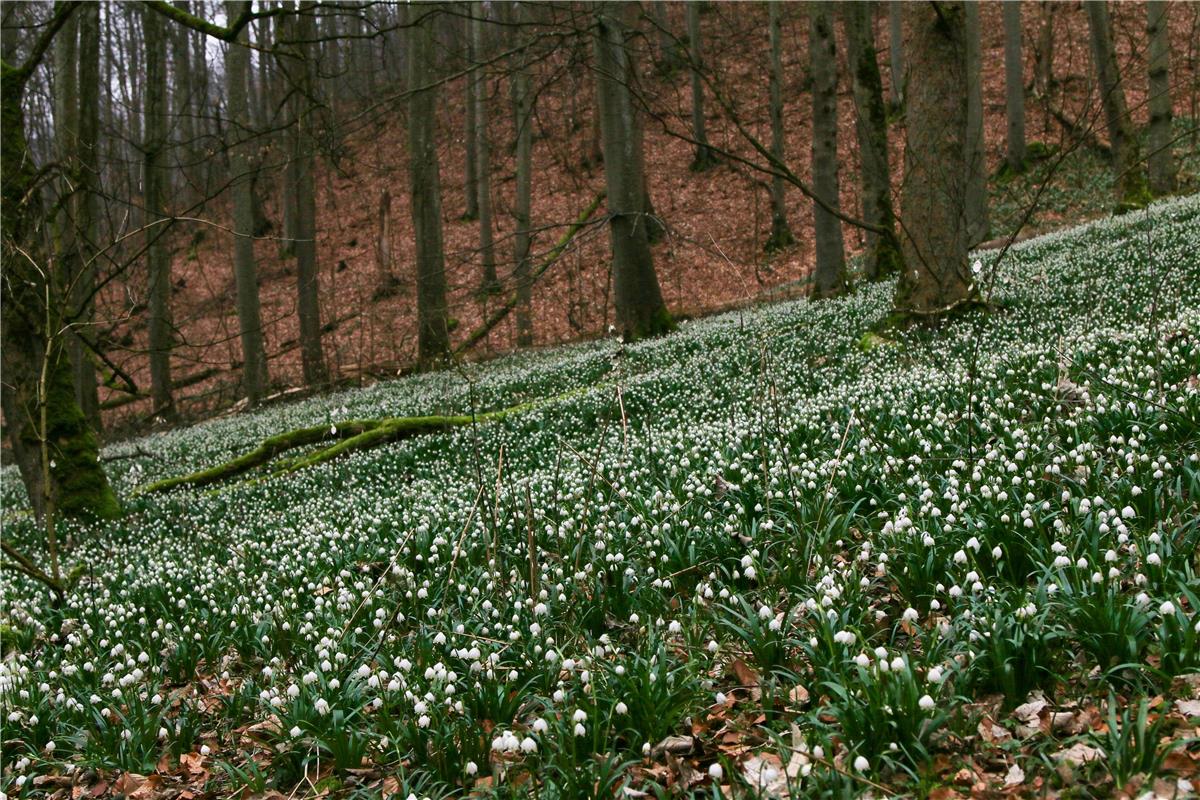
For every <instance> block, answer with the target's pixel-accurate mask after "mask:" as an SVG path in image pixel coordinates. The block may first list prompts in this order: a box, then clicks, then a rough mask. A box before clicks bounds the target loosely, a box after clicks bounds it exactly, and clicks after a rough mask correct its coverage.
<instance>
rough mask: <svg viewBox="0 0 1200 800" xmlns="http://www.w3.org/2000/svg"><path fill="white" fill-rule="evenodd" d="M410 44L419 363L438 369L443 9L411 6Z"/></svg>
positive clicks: (442, 338) (442, 296) (441, 347)
mask: <svg viewBox="0 0 1200 800" xmlns="http://www.w3.org/2000/svg"><path fill="white" fill-rule="evenodd" d="M407 10H408V12H409V17H410V19H409V23H410V24H411V25H412V27H411V28H409V41H408V85H409V87H410V90H411V94H410V95H409V99H408V173H409V182H410V186H411V190H412V217H413V235H414V237H415V239H416V245H417V363H418V365H419V367H420V368H421V369H429V368H431V367H434V366H436V365H437V364H439V363H440V362H441V361H442V360H443V359H444V358H445V357H446V355H447V354H448V353H449V352H450V334H449V331H448V330H447V326H446V267H445V254H444V252H443V250H442V188H441V181H440V178H439V176H438V157H437V140H436V138H435V137H436V127H437V116H436V115H437V88H436V79H437V76H436V74H435V71H434V69H433V58H434V56H433V37H434V33H433V28H434V22H435V21H436V15H437V14H438V12H439V11H440V6H439V5H438V4H436V3H419V4H418V3H413V4H412V5H411V6H409V7H407Z"/></svg>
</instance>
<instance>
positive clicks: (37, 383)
mask: <svg viewBox="0 0 1200 800" xmlns="http://www.w3.org/2000/svg"><path fill="white" fill-rule="evenodd" d="M77 11H78V9H77V7H72V6H65V5H64V6H59V7H57V8H56V9H55V11H54V15H53V17H52V20H51V22H50V23H49V25H50V28H48V30H53V28H54V26H55V25H56V24H57V25H61V24H62V23H63V22H64V21H65V19H64V17H65V16H66V15H70V14H72V13H77ZM36 66H37V64H35V63H32V62H29V63H26V64H23V65H20V66H13V65H10V64H9V63H8V62H7V61H5V62H2V63H0V73H2V75H3V80H0V122H2V124H0V203H2V204H3V208H4V213H3V214H2V215H0V305H2V306H3V308H4V313H3V314H0V370H2V371H3V374H4V380H2V381H0V406H2V407H3V412H4V422H5V427H6V428H7V433H8V437H9V443H10V445H11V446H12V451H13V456H14V460H15V461H16V462H17V468H18V470H19V472H20V474H21V480H22V483H23V484H24V486H25V490H26V493H27V494H28V497H29V502H30V504H31V505H32V507H33V509H34V511H35V513H36V514H37V515H38V517H39V518H41V517H42V515H43V514H44V512H45V511H46V500H47V496H49V498H50V499H51V500H52V502H53V503H54V506H55V508H56V509H57V510H58V512H59V513H62V514H66V515H71V516H80V515H95V516H100V517H115V516H117V515H119V514H120V513H121V509H120V505H119V504H118V503H117V499H116V496H115V495H114V494H113V491H112V488H111V487H110V486H109V483H108V479H107V478H106V477H105V474H104V470H103V469H102V468H101V467H100V463H99V447H98V445H97V443H96V438H95V435H94V434H93V433H92V431H91V430H90V429H89V427H88V424H87V420H86V419H85V418H84V416H83V413H82V412H81V411H80V410H79V406H78V404H77V403H76V399H75V387H74V382H73V380H72V370H71V363H70V360H69V359H68V358H67V355H66V353H65V352H64V349H63V347H62V337H61V336H59V335H58V334H57V332H58V331H59V329H60V327H59V326H60V324H61V322H62V300H63V298H62V297H61V296H59V295H58V294H57V291H58V290H59V288H60V287H59V286H58V285H57V282H56V281H53V280H52V281H51V283H50V284H49V285H47V283H46V281H45V279H44V277H43V276H44V275H46V274H47V273H46V270H45V267H46V258H45V255H46V252H45V249H44V247H43V246H42V243H43V242H44V240H45V237H44V230H41V229H39V226H40V225H41V224H42V221H43V220H44V218H45V217H44V214H45V210H44V209H43V208H42V205H41V194H40V193H39V192H38V191H37V190H36V186H37V182H38V179H39V177H38V168H37V166H36V165H35V164H34V162H33V158H32V153H31V152H30V151H29V146H28V139H27V134H26V127H25V126H26V122H25V111H24V96H25V89H26V86H27V85H28V81H29V77H30V76H31V75H32V73H33V71H34V69H35V68H36ZM27 256H30V257H31V258H32V261H31V258H29V257H27ZM35 264H36V265H37V266H35ZM38 267H41V269H39V268H38ZM51 277H53V276H52V275H51ZM47 300H49V305H47ZM43 386H44V387H45V389H46V391H45V392H42V391H41V387H43ZM43 400H44V402H43ZM43 411H44V412H45V427H44V429H43V427H42V425H41V421H42V417H43ZM43 430H44V432H45V434H46V435H45V437H44V438H45V442H46V444H47V449H48V451H49V457H50V463H49V464H46V463H45V461H44V460H43V458H42V443H43V436H42V433H43ZM47 474H48V475H49V481H50V485H49V487H47V485H46V482H45V476H46V475H47Z"/></svg>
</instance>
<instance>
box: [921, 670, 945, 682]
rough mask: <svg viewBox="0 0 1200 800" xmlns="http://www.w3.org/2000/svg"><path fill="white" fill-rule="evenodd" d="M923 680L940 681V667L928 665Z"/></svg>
mask: <svg viewBox="0 0 1200 800" xmlns="http://www.w3.org/2000/svg"><path fill="white" fill-rule="evenodd" d="M925 680H927V681H929V682H930V683H941V682H942V668H941V667H930V668H929V672H927V673H925Z"/></svg>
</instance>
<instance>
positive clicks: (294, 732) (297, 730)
mask: <svg viewBox="0 0 1200 800" xmlns="http://www.w3.org/2000/svg"><path fill="white" fill-rule="evenodd" d="M289 732H290V733H291V734H292V738H293V739H299V738H300V735H301V734H303V733H304V731H302V730H300V726H299V725H293V726H292V730H291V731H289Z"/></svg>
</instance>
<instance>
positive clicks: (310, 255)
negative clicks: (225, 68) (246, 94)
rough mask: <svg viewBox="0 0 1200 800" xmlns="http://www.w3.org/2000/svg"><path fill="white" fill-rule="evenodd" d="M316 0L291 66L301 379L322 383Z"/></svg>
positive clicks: (300, 27) (304, 11)
mask: <svg viewBox="0 0 1200 800" xmlns="http://www.w3.org/2000/svg"><path fill="white" fill-rule="evenodd" d="M315 8H316V4H315V2H312V0H305V2H303V3H301V4H300V13H299V15H297V17H296V23H295V33H296V38H297V39H298V40H299V42H300V44H299V45H298V53H297V55H298V60H297V63H296V65H295V71H296V77H297V79H298V83H297V86H298V88H299V92H300V95H301V98H302V100H301V106H302V107H301V110H300V114H299V119H298V120H297V122H296V126H297V130H296V140H297V147H296V155H295V163H296V245H295V246H296V297H297V302H296V308H297V310H298V312H299V315H300V361H301V364H302V365H303V370H304V383H305V384H306V385H308V386H323V385H325V384H326V383H328V381H329V372H328V369H327V367H326V366H325V353H324V350H323V348H322V346H321V300H320V294H319V289H320V280H319V274H318V270H317V192H316V187H315V185H314V176H313V173H314V170H315V161H316V146H317V131H316V127H317V116H318V115H317V107H316V104H315V103H314V101H313V99H312V98H313V93H314V92H315V91H316V89H317V76H316V67H317V65H316V61H315V55H316V54H315V52H314V49H315V48H314V45H313V44H312V42H313V41H314V40H315V39H316V38H317V33H316V25H315V24H314V21H313V13H314V9H315Z"/></svg>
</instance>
